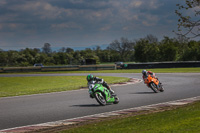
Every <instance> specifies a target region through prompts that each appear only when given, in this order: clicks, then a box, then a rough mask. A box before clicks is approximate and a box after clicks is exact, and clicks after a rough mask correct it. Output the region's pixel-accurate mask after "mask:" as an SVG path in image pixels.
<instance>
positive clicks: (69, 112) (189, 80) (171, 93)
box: [0, 73, 200, 130]
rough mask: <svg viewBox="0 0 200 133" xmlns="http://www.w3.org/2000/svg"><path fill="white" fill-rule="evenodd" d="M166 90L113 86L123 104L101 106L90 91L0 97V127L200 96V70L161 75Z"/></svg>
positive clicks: (138, 76)
mask: <svg viewBox="0 0 200 133" xmlns="http://www.w3.org/2000/svg"><path fill="white" fill-rule="evenodd" d="M72 75H75V76H76V75H85V76H86V75H87V74H48V75H43V74H29V75H27V74H20V75H11V74H10V75H3V74H1V75H0V76H1V77H5V76H6V77H13V76H72ZM94 75H97V76H98V77H101V76H119V77H129V78H137V79H141V74H136V73H131V74H127V73H126V74H125V73H119V74H117V73H110V74H105V73H102V74H100V73H99V74H94ZM157 76H158V78H159V79H160V81H161V82H162V83H163V85H164V88H165V92H163V93H157V94H156V93H153V91H152V90H151V89H149V88H147V87H146V85H144V83H143V82H140V83H136V84H133V85H125V86H113V87H112V89H113V90H114V91H115V93H116V94H117V95H118V97H119V98H120V102H119V104H116V105H115V104H111V105H107V106H99V104H98V103H97V102H96V100H95V99H91V98H89V95H88V90H86V89H82V90H78V91H68V92H60V93H48V94H39V95H28V96H19V97H7V98H0V130H2V129H7V128H13V127H20V126H26V125H33V124H39V123H45V122H52V121H57V120H64V119H69V118H76V117H81V116H87V115H93V114H98V113H104V112H110V111H115V110H122V109H128V108H133V107H140V106H145V105H151V104H156V103H162V102H168V101H173V100H179V99H185V98H191V97H196V96H200V87H199V86H200V73H184V74H183V73H167V74H166V73H165V74H161V73H159V74H157Z"/></svg>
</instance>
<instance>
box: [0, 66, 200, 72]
mask: <svg viewBox="0 0 200 133" xmlns="http://www.w3.org/2000/svg"><path fill="white" fill-rule="evenodd" d="M142 70H143V69H122V70H121V69H120V70H98V71H55V72H24V73H35V74H38V73H43V74H45V73H141V72H142ZM147 70H149V71H153V72H155V73H200V67H195V68H154V69H147ZM24 73H23V74H24ZM0 74H13V73H0ZM16 74H21V73H16Z"/></svg>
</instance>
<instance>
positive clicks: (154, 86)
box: [144, 75, 164, 93]
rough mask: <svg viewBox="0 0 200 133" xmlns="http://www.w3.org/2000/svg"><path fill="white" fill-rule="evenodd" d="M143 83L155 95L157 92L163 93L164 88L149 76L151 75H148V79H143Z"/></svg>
mask: <svg viewBox="0 0 200 133" xmlns="http://www.w3.org/2000/svg"><path fill="white" fill-rule="evenodd" d="M144 83H145V84H146V85H147V86H148V87H150V88H151V89H152V90H153V91H154V92H155V93H158V92H159V91H160V92H163V91H164V88H163V85H162V84H161V82H160V81H159V80H158V79H157V78H155V77H153V76H151V75H148V77H147V78H146V79H145V81H144Z"/></svg>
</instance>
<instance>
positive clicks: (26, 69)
mask: <svg viewBox="0 0 200 133" xmlns="http://www.w3.org/2000/svg"><path fill="white" fill-rule="evenodd" d="M114 69H116V67H115V65H83V66H79V65H73V66H46V67H6V68H0V73H7V72H48V71H77V70H79V71H91V70H114Z"/></svg>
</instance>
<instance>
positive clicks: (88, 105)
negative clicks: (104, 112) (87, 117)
mask: <svg viewBox="0 0 200 133" xmlns="http://www.w3.org/2000/svg"><path fill="white" fill-rule="evenodd" d="M71 107H101V106H100V105H99V104H82V105H72V106H71Z"/></svg>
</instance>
